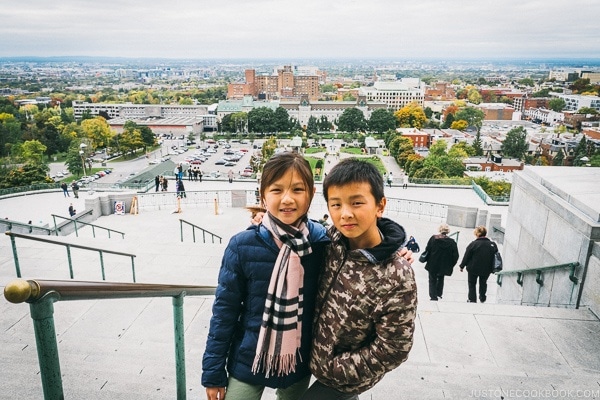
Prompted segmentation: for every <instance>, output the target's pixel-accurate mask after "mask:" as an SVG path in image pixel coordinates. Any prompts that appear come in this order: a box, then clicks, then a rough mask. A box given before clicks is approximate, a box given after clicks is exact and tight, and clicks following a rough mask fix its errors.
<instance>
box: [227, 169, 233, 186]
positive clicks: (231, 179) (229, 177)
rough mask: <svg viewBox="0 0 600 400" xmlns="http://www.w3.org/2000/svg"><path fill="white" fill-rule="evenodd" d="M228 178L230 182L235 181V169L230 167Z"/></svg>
mask: <svg viewBox="0 0 600 400" xmlns="http://www.w3.org/2000/svg"><path fill="white" fill-rule="evenodd" d="M227 179H229V183H233V170H232V169H230V170H229V172H227Z"/></svg>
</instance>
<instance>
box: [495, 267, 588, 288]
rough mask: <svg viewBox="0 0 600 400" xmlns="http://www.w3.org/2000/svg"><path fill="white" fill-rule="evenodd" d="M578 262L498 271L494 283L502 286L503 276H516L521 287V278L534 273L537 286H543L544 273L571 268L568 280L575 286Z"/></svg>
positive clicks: (577, 280)
mask: <svg viewBox="0 0 600 400" xmlns="http://www.w3.org/2000/svg"><path fill="white" fill-rule="evenodd" d="M579 266H580V264H579V262H571V263H567V264H557V265H548V266H545V267H538V268H530V269H515V270H510V271H500V272H496V283H497V284H498V286H502V277H503V276H504V275H515V274H516V275H517V283H518V284H519V285H520V286H523V277H524V275H525V274H526V273H534V272H535V274H536V277H535V281H536V283H537V284H538V285H540V286H544V278H543V274H544V272H546V271H551V270H555V269H567V268H571V272H570V273H569V280H570V281H571V282H573V283H574V284H575V285H576V284H577V283H579V278H577V277H576V276H575V271H576V269H577V267H579Z"/></svg>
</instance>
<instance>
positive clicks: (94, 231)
mask: <svg viewBox="0 0 600 400" xmlns="http://www.w3.org/2000/svg"><path fill="white" fill-rule="evenodd" d="M92 236H93V237H94V239H95V238H96V227H95V226H94V225H92ZM108 237H109V238H110V231H109V233H108Z"/></svg>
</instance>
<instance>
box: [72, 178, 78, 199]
mask: <svg viewBox="0 0 600 400" xmlns="http://www.w3.org/2000/svg"><path fill="white" fill-rule="evenodd" d="M71 189H72V190H73V196H74V197H75V198H76V199H78V198H79V185H78V184H77V181H73V182H71Z"/></svg>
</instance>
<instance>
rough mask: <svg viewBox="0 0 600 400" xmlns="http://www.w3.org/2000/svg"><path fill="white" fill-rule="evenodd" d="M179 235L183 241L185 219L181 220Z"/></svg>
mask: <svg viewBox="0 0 600 400" xmlns="http://www.w3.org/2000/svg"><path fill="white" fill-rule="evenodd" d="M179 237H180V238H181V242H182V243H183V221H182V220H179Z"/></svg>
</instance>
